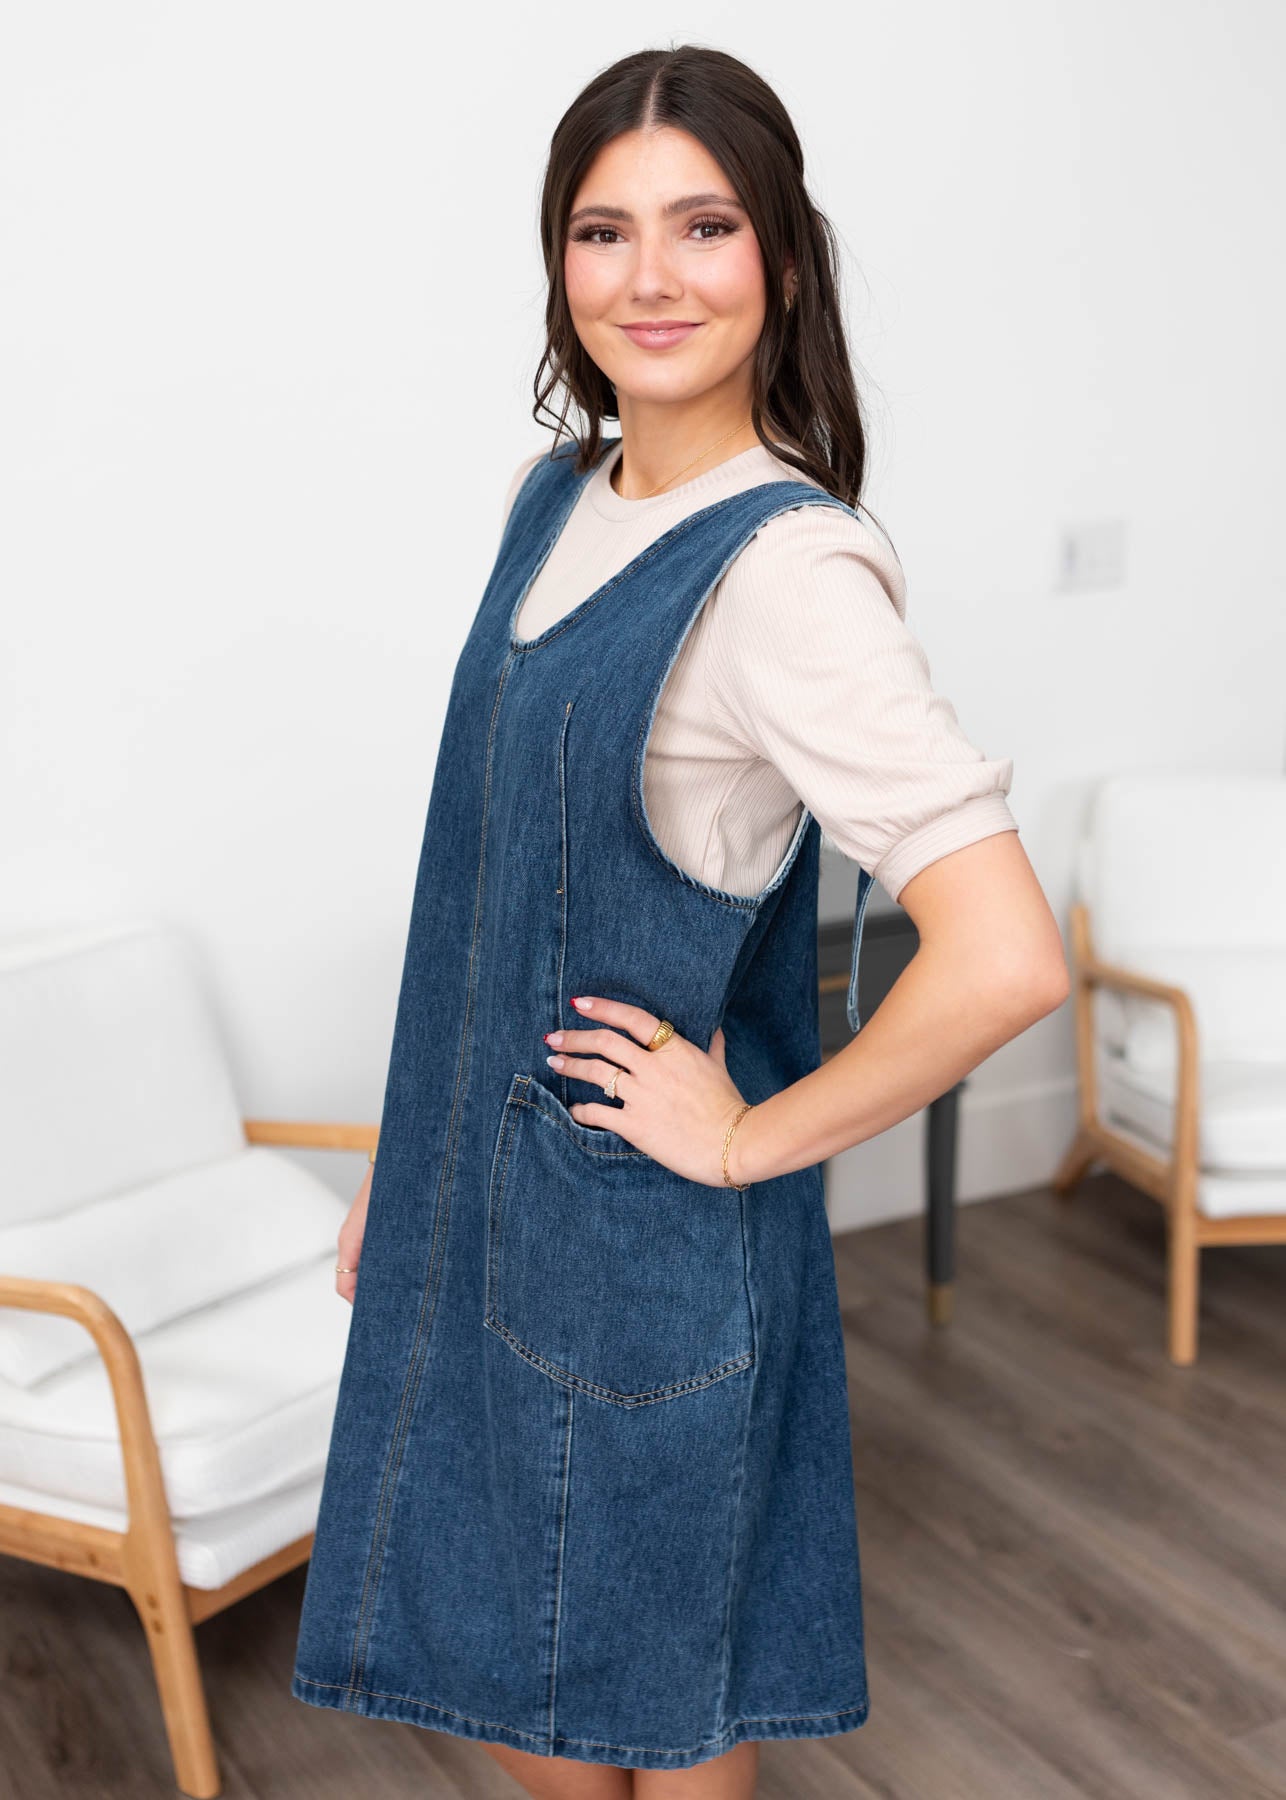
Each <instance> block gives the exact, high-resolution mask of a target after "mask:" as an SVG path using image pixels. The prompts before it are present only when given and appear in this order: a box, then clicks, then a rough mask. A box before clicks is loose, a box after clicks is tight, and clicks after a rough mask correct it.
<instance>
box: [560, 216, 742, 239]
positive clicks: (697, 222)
mask: <svg viewBox="0 0 1286 1800" xmlns="http://www.w3.org/2000/svg"><path fill="white" fill-rule="evenodd" d="M708 228H713V230H714V232H715V234H716V235H715V237H705V236H704V235H703V236H701V237H698V239H697V242H698V243H702V244H709V243H714V242H715V241H716V240H717V237H718V235H719V234H725V233H730V232H733V231H735V230H736V229H737V228H736V226H735V225H734V224H733V223H732V220H731V219H716V218H709V219H694V220H693V221H692V224H691V225H690V226H689V227H688V229H689V231H696V232H702V233H704V232H705V231H706V230H707V229H708ZM604 232H606V233H608V235H609V236H611V237H619V236H620V235H621V234H620V232H619V231H617V229H616V227H615V226H614V225H582V226H581V227H580V229H579V230H578V231H575V232H573V234H572V241H573V242H574V243H577V244H590V243H595V242H601V241H602V236H603V233H604Z"/></svg>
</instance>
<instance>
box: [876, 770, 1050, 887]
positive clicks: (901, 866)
mask: <svg viewBox="0 0 1286 1800" xmlns="http://www.w3.org/2000/svg"><path fill="white" fill-rule="evenodd" d="M1017 830H1018V821H1017V819H1015V817H1014V815H1013V813H1012V812H1011V811H1010V810H1009V803H1008V801H1007V800H1006V799H1005V796H1004V795H1003V794H978V795H975V796H974V798H973V799H972V800H966V801H964V802H963V803H962V804H961V805H960V806H955V807H952V809H951V811H950V812H947V813H942V814H940V815H939V817H938V818H936V819H928V820H926V821H925V823H924V824H923V825H919V826H917V827H916V829H915V830H914V831H912V832H909V833H908V835H907V836H906V837H904V838H903V839H902V840H901V841H900V842H899V843H897V844H895V845H894V846H893V848H892V849H891V850H890V851H889V852H888V854H887V855H885V856H883V857H881V858H880V861H879V862H878V863H877V864H876V866H875V868H874V869H873V870H872V874H873V875H874V876H875V879H876V880H877V881H878V882H879V884H880V886H881V887H882V888H883V889H884V891H885V893H887V894H888V896H889V898H890V899H892V900H896V899H897V897H898V895H899V893H900V892H901V891H902V889H903V888H904V887H905V886H906V884H907V882H908V881H910V879H911V877H912V876H913V875H918V874H919V873H920V870H921V869H927V868H928V866H929V864H930V863H931V862H937V860H938V858H939V857H940V856H949V855H950V854H951V852H952V851H953V850H963V849H964V847H965V845H966V844H976V843H977V842H978V841H979V839H981V838H986V837H993V836H994V835H995V833H996V832H998V831H1017Z"/></svg>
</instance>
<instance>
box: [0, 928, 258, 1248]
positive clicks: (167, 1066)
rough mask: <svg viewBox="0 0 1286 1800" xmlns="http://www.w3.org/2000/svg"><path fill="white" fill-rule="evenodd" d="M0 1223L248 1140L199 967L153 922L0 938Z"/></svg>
mask: <svg viewBox="0 0 1286 1800" xmlns="http://www.w3.org/2000/svg"><path fill="white" fill-rule="evenodd" d="M0 1137H2V1138H3V1142H4V1146H5V1179H4V1182H3V1185H0V1225H14V1224H18V1223H20V1222H22V1221H26V1220H32V1219H40V1218H47V1217H52V1216H53V1215H54V1214H57V1213H64V1212H67V1211H68V1209H69V1208H71V1207H76V1206H81V1205H83V1204H84V1202H85V1201H87V1200H93V1199H98V1198H101V1197H103V1196H105V1195H108V1194H115V1193H120V1192H121V1191H123V1190H125V1189H130V1188H136V1187H139V1186H141V1185H142V1184H143V1183H144V1182H149V1181H155V1180H156V1179H157V1178H158V1177H160V1176H162V1175H170V1174H173V1173H175V1172H176V1171H177V1170H180V1169H187V1168H192V1167H193V1166H194V1165H196V1164H198V1163H205V1162H213V1161H216V1160H218V1159H219V1158H221V1157H226V1156H231V1155H232V1153H233V1152H234V1151H236V1150H239V1149H242V1148H244V1146H245V1131H244V1129H243V1127H242V1123H241V1115H240V1109H239V1107H238V1105H237V1098H236V1095H235V1093H234V1091H233V1087H232V1082H231V1078H230V1075H229V1072H228V1064H227V1059H226V1056H225V1054H224V1050H223V1046H222V1044H221V1043H220V1040H219V1036H218V1033H217V1031H216V1029H215V1024H214V1020H213V1018H212V1016H211V1012H210V1008H209V1005H208V1004H207V1001H206V998H205V994H204V984H203V982H202V980H201V979H200V977H199V972H198V967H197V962H196V957H195V952H194V951H193V949H192V948H191V947H190V945H189V944H188V942H187V940H186V939H185V938H184V937H183V935H182V934H181V933H180V932H179V931H178V930H176V929H174V928H172V927H170V926H167V925H161V924H154V923H151V922H149V921H141V922H135V923H132V924H129V925H117V926H114V927H109V928H105V929H104V930H102V931H99V932H94V931H82V932H78V933H72V932H68V931H58V932H47V933H43V934H39V935H35V936H28V937H26V938H23V939H15V938H10V939H8V940H6V941H5V942H3V943H0Z"/></svg>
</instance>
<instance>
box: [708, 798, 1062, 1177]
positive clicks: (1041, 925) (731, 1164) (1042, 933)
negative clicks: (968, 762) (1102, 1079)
mask: <svg viewBox="0 0 1286 1800" xmlns="http://www.w3.org/2000/svg"><path fill="white" fill-rule="evenodd" d="M898 904H899V905H900V906H901V907H903V908H904V909H905V910H906V911H907V912H908V913H909V914H910V916H911V919H912V921H913V923H914V925H915V928H916V930H917V932H918V933H919V937H920V947H919V949H918V950H917V951H916V953H915V955H914V956H913V957H912V958H911V961H910V962H909V963H908V965H907V967H906V968H905V969H904V970H903V971H902V974H901V975H900V976H899V977H898V979H897V981H896V982H895V983H894V985H893V987H892V988H891V989H890V991H889V993H888V995H887V997H886V998H885V999H884V1001H883V1002H882V1003H881V1005H880V1007H879V1008H878V1010H877V1011H876V1012H875V1013H873V1014H872V1016H871V1018H870V1019H869V1020H867V1022H866V1023H865V1024H864V1025H863V1026H862V1029H861V1031H860V1032H859V1033H858V1034H857V1036H856V1037H855V1038H854V1039H853V1040H852V1042H851V1043H849V1044H846V1045H845V1046H844V1048H843V1049H842V1050H840V1051H838V1052H837V1053H836V1054H835V1055H834V1056H833V1057H831V1058H830V1059H829V1060H828V1061H827V1062H824V1063H823V1064H822V1065H821V1067H820V1068H818V1069H814V1070H813V1071H812V1073H811V1074H809V1075H805V1076H803V1077H802V1079H801V1080H799V1081H796V1082H793V1083H792V1084H791V1085H790V1086H789V1087H786V1088H782V1089H781V1090H780V1091H779V1092H778V1093H776V1094H773V1095H771V1096H770V1097H769V1098H768V1099H767V1100H763V1101H761V1102H760V1103H759V1105H757V1106H755V1107H753V1108H752V1109H751V1110H750V1112H748V1113H747V1114H746V1115H745V1117H744V1118H743V1119H742V1120H741V1123H740V1124H739V1125H738V1126H737V1129H736V1130H735V1131H734V1132H733V1134H732V1142H731V1144H730V1146H729V1152H728V1173H729V1176H730V1178H731V1179H732V1180H733V1181H736V1182H743V1181H767V1180H769V1179H771V1177H773V1176H774V1175H784V1174H786V1173H788V1172H789V1171H790V1170H792V1169H801V1168H805V1167H807V1166H808V1165H809V1164H811V1163H815V1162H821V1161H822V1160H824V1159H825V1158H826V1157H828V1156H834V1155H835V1154H836V1153H837V1152H838V1151H840V1150H847V1149H848V1148H849V1147H850V1146H851V1145H853V1144H861V1143H864V1142H865V1141H866V1139H867V1138H872V1137H875V1136H876V1135H877V1134H878V1133H879V1132H881V1131H886V1130H887V1129H888V1128H889V1126H890V1125H896V1124H897V1123H898V1122H899V1121H900V1120H902V1119H905V1118H909V1117H910V1115H911V1114H912V1113H914V1112H918V1111H919V1110H920V1108H921V1107H923V1106H927V1105H928V1103H929V1101H931V1100H936V1099H937V1098H938V1096H939V1095H940V1094H945V1093H946V1092H947V1090H948V1089H949V1088H951V1087H953V1086H954V1085H955V1083H956V1082H957V1081H959V1080H960V1079H961V1078H962V1076H965V1075H967V1074H968V1073H969V1071H970V1070H971V1069H975V1068H977V1066H978V1064H979V1063H980V1062H982V1061H984V1060H985V1058H987V1057H988V1056H990V1055H991V1053H992V1051H993V1050H997V1049H999V1047H1000V1046H1001V1044H1007V1043H1008V1042H1009V1040H1010V1039H1011V1038H1014V1037H1017V1036H1018V1034H1019V1033H1020V1032H1022V1031H1025V1030H1026V1029H1027V1027H1028V1026H1029V1025H1034V1024H1035V1022H1036V1020H1037V1019H1043V1018H1044V1017H1045V1015H1046V1014H1047V1013H1051V1012H1053V1011H1054V1009H1055V1008H1056V1007H1058V1006H1061V1005H1062V1003H1063V1001H1064V1000H1065V999H1066V998H1067V995H1068V990H1069V980H1068V973H1067V963H1066V960H1065V958H1064V955H1063V945H1062V939H1061V936H1060V934H1059V930H1058V924H1057V921H1056V920H1055V918H1054V915H1053V913H1052V912H1051V911H1050V907H1049V902H1048V901H1047V900H1046V898H1045V895H1044V892H1043V891H1042V889H1041V886H1040V883H1039V882H1038V881H1037V879H1036V874H1035V871H1034V870H1033V868H1032V866H1031V863H1030V862H1029V861H1028V858H1027V853H1026V851H1025V850H1024V849H1023V847H1022V844H1021V843H1020V842H1019V838H1018V833H1017V832H1016V831H1001V832H997V833H995V834H994V835H993V836H991V837H987V838H982V839H980V840H979V841H978V842H977V843H974V844H967V845H965V847H964V848H963V849H960V850H955V851H952V852H951V854H950V855H948V856H943V857H940V858H939V859H938V860H937V861H936V862H932V863H930V864H929V865H928V866H927V867H926V868H924V869H921V870H920V872H919V874H918V875H913V876H912V878H911V879H910V881H908V882H907V883H906V885H905V886H904V887H903V888H902V889H901V890H900V892H899V894H898Z"/></svg>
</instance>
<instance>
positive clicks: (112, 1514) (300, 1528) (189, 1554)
mask: <svg viewBox="0 0 1286 1800" xmlns="http://www.w3.org/2000/svg"><path fill="white" fill-rule="evenodd" d="M321 1489H322V1478H321V1475H320V1474H317V1475H310V1476H308V1477H307V1479H306V1480H304V1481H298V1482H295V1483H294V1485H293V1486H291V1487H285V1488H280V1489H279V1490H278V1491H277V1492H276V1493H275V1494H265V1495H264V1496H263V1498H262V1499H260V1500H246V1501H243V1502H242V1504H241V1505H239V1506H228V1507H224V1509H223V1510H222V1511H221V1512H216V1513H205V1514H203V1515H202V1516H201V1517H200V1518H197V1519H180V1520H178V1521H176V1523H175V1526H174V1547H175V1550H176V1551H177V1553H178V1560H179V1577H180V1579H181V1580H182V1582H183V1583H184V1585H185V1586H186V1587H192V1588H205V1589H214V1588H221V1587H223V1586H224V1585H225V1584H226V1583H227V1582H229V1581H232V1580H233V1579H234V1578H235V1577H236V1576H238V1575H240V1574H242V1573H243V1572H244V1571H245V1570H246V1569H251V1568H253V1567H254V1566H255V1564H256V1563H260V1562H263V1561H264V1559H265V1558H266V1557H269V1556H273V1555H275V1554H276V1552H277V1551H278V1550H281V1549H283V1548H284V1547H285V1546H286V1545H287V1544H293V1543H295V1542H297V1540H298V1539H299V1538H302V1537H307V1536H308V1534H309V1533H310V1532H312V1531H315V1530H316V1528H317V1512H318V1508H319V1507H320V1505H321ZM0 1505H4V1506H21V1507H23V1508H24V1509H25V1510H26V1511H28V1512H38V1513H52V1514H53V1515H54V1517H55V1518H60V1519H74V1520H75V1521H76V1522H77V1523H78V1524H81V1525H97V1526H100V1527H101V1528H102V1530H104V1531H124V1530H125V1528H126V1526H127V1525H128V1524H129V1519H128V1516H127V1515H126V1513H125V1512H124V1510H123V1509H120V1508H116V1507H109V1506H90V1505H87V1504H86V1503H85V1502H84V1501H81V1500H66V1499H64V1498H63V1496H62V1495H61V1494H46V1493H41V1492H38V1491H35V1490H33V1489H30V1488H22V1487H16V1486H15V1485H14V1484H13V1483H12V1482H7V1481H0Z"/></svg>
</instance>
